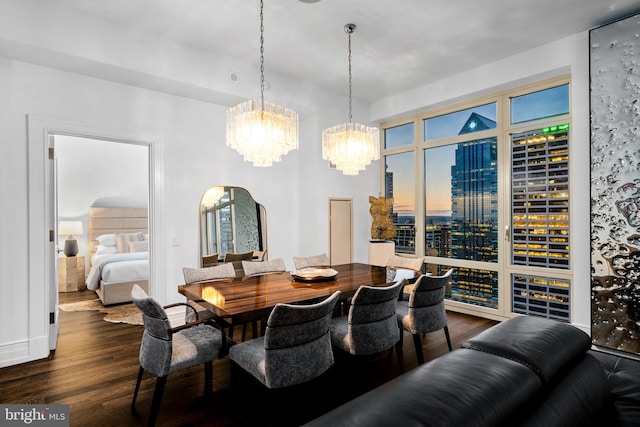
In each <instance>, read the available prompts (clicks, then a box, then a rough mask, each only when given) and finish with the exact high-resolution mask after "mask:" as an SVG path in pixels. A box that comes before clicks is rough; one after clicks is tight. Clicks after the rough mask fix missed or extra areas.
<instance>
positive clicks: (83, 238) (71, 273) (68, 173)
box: [51, 134, 150, 342]
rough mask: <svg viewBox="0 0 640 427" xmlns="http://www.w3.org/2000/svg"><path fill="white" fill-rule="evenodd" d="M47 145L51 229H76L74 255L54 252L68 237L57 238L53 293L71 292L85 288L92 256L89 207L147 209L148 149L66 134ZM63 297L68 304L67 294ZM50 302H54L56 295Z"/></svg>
mask: <svg viewBox="0 0 640 427" xmlns="http://www.w3.org/2000/svg"><path fill="white" fill-rule="evenodd" d="M51 140H52V141H51V148H52V149H53V150H52V151H53V157H54V170H55V173H54V177H53V181H54V185H53V187H54V188H53V190H52V191H53V194H54V196H53V200H54V217H55V220H54V224H55V225H56V226H59V224H69V221H73V222H74V223H76V224H79V225H80V228H79V229H78V233H79V234H78V235H76V236H73V237H75V239H76V241H77V248H78V250H77V255H76V256H73V257H67V256H65V255H62V254H61V253H60V252H61V246H62V245H63V243H64V239H65V238H66V237H68V236H63V235H59V236H57V237H58V238H59V239H60V241H59V242H58V245H57V246H58V249H57V252H58V254H57V256H56V258H57V260H56V261H57V263H54V264H57V266H58V269H60V268H63V269H64V270H62V273H63V274H60V273H61V272H60V271H59V272H58V274H56V275H55V280H56V281H57V290H58V292H65V291H71V292H73V291H76V290H81V289H83V288H85V287H86V286H85V282H84V281H85V278H86V276H87V275H88V274H89V272H90V269H91V266H92V255H94V253H95V245H94V243H93V242H92V238H94V237H95V236H93V237H92V236H91V232H92V230H90V229H89V227H90V221H89V218H88V217H89V211H90V207H92V206H101V207H105V208H106V207H135V208H144V209H145V210H148V207H149V188H150V175H149V170H150V157H149V150H150V148H149V146H148V145H146V144H137V143H132V142H130V141H118V140H110V139H102V138H100V139H98V138H92V137H86V136H80V135H68V134H53V135H52V137H51ZM114 226H117V225H116V224H114ZM147 226H148V225H147ZM56 234H57V233H56ZM76 270H77V271H76ZM65 273H66V274H65ZM70 279H71V280H70ZM71 282H74V283H71ZM52 294H54V293H53V292H52ZM65 296H69V297H71V299H72V296H71V295H65ZM54 298H56V299H57V298H58V294H57V292H56V293H55V296H54ZM96 298H97V297H96ZM65 299H69V298H65ZM52 305H53V304H52ZM55 305H57V301H56V304H55ZM55 332H56V331H52V334H53V335H54V336H55V335H57V334H56V333H55ZM54 342H55V341H54Z"/></svg>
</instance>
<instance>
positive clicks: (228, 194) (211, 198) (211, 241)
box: [200, 187, 267, 267]
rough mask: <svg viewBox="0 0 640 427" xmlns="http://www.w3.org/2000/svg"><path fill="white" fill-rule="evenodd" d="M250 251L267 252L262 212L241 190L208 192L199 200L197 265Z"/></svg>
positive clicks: (210, 263)
mask: <svg viewBox="0 0 640 427" xmlns="http://www.w3.org/2000/svg"><path fill="white" fill-rule="evenodd" d="M251 251H256V252H266V251H267V211H266V209H265V208H264V206H262V205H261V204H259V203H257V202H256V201H255V200H253V197H252V196H251V193H249V192H248V191H247V190H245V189H244V188H241V187H211V188H209V189H208V190H207V191H205V193H204V195H203V196H202V199H201V200H200V254H201V265H202V266H203V267H207V266H210V265H215V264H216V263H217V262H218V260H222V259H224V256H225V254H226V253H227V252H231V253H245V252H251Z"/></svg>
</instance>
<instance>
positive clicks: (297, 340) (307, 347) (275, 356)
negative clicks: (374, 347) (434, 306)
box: [229, 291, 397, 389]
mask: <svg viewBox="0 0 640 427" xmlns="http://www.w3.org/2000/svg"><path fill="white" fill-rule="evenodd" d="M339 298H340V291H336V292H334V293H333V294H332V295H331V296H329V297H328V298H326V299H325V300H324V301H321V302H319V303H316V304H309V305H302V304H276V306H275V307H274V308H273V310H272V311H271V314H270V315H269V318H268V320H267V327H266V330H265V333H264V335H263V336H261V337H258V338H254V339H252V340H250V341H245V342H242V343H239V344H236V345H234V346H233V347H231V349H230V350H229V358H230V359H231V360H232V361H233V362H234V363H235V365H236V366H239V367H240V368H242V369H244V370H245V371H246V372H248V373H249V374H251V375H252V376H253V377H255V378H256V379H257V380H258V381H260V382H261V383H262V384H264V385H265V386H266V387H267V388H269V389H278V388H284V387H290V386H294V385H298V384H302V383H306V382H308V381H311V380H312V379H314V378H317V377H319V376H321V375H322V374H323V373H325V372H326V371H327V370H328V369H329V368H330V367H331V366H332V365H333V362H334V359H333V352H332V349H331V340H330V338H329V321H330V320H331V314H332V312H333V308H334V307H335V305H336V303H337V302H338V299H339ZM396 329H397V327H396Z"/></svg>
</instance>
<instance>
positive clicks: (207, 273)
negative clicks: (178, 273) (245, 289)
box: [182, 263, 236, 285]
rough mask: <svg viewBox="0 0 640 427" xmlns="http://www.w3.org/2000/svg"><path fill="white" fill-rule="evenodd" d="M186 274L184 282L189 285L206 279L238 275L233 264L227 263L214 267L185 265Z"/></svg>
mask: <svg viewBox="0 0 640 427" xmlns="http://www.w3.org/2000/svg"><path fill="white" fill-rule="evenodd" d="M182 274H183V275H184V283H186V284H187V285H188V284H190V283H194V282H202V281H204V280H214V279H226V278H229V279H232V278H234V277H236V272H235V270H234V268H233V264H231V263H225V264H220V265H216V266H213V267H203V268H192V267H184V268H183V269H182Z"/></svg>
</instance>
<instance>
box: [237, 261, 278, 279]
mask: <svg viewBox="0 0 640 427" xmlns="http://www.w3.org/2000/svg"><path fill="white" fill-rule="evenodd" d="M242 270H243V271H244V275H245V276H257V275H260V274H267V273H279V272H283V271H286V270H287V267H286V266H285V265H284V260H283V259H282V258H276V259H271V260H269V261H242Z"/></svg>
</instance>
